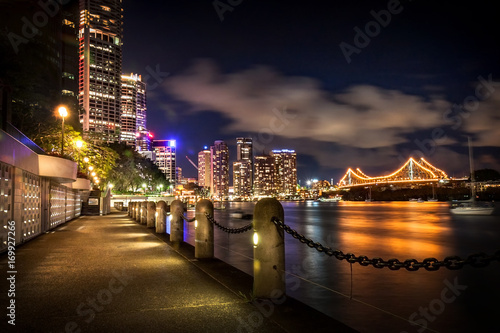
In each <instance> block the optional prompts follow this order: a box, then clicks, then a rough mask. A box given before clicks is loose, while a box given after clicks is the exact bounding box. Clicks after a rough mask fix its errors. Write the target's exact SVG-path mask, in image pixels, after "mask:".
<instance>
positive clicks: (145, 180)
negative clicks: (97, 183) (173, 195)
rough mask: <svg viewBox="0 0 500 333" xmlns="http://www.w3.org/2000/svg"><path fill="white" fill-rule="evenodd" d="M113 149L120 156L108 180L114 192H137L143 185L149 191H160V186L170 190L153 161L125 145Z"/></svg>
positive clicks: (115, 146)
mask: <svg viewBox="0 0 500 333" xmlns="http://www.w3.org/2000/svg"><path fill="white" fill-rule="evenodd" d="M111 147H112V148H113V149H114V150H115V151H116V152H117V154H118V155H119V158H118V160H117V161H116V166H115V168H113V170H112V171H111V172H110V175H109V178H108V180H109V181H110V182H111V183H112V184H113V186H114V191H116V192H119V193H124V192H137V191H138V190H139V189H140V188H142V185H143V184H146V186H147V190H148V191H159V189H160V185H161V189H163V190H166V189H167V188H168V186H169V185H170V183H169V182H168V181H167V179H166V178H165V175H164V174H163V173H162V172H161V171H160V169H158V166H157V165H156V164H154V163H153V162H152V161H151V160H149V159H147V158H145V157H143V156H141V155H140V154H139V153H138V152H136V151H135V150H133V148H131V147H128V146H127V145H125V144H113V145H112V146H111Z"/></svg>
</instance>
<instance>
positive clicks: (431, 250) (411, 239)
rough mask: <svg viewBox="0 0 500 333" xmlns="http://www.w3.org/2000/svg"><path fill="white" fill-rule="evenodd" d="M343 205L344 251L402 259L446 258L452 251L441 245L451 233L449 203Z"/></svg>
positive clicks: (342, 238) (340, 222) (341, 220)
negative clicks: (443, 239)
mask: <svg viewBox="0 0 500 333" xmlns="http://www.w3.org/2000/svg"><path fill="white" fill-rule="evenodd" d="M389 205H390V209H388V208H389ZM436 205H438V206H436ZM342 206H343V207H342V208H343V209H342V210H341V212H342V214H341V215H340V217H339V229H340V232H339V241H340V244H339V248H342V250H343V251H344V252H353V253H354V254H355V255H367V256H369V257H373V256H376V257H382V258H384V259H389V258H388V257H389V256H390V257H391V258H394V257H395V256H397V258H398V259H400V260H404V259H408V258H410V257H411V258H415V259H419V260H421V259H424V258H426V257H436V258H437V259H443V258H442V256H446V255H449V254H450V253H449V252H448V251H447V248H446V247H445V246H442V245H440V244H442V243H443V242H441V241H440V239H441V238H444V237H447V236H449V235H450V233H451V228H450V226H449V222H450V217H449V214H447V213H446V209H447V204H446V203H427V202H424V203H417V202H391V203H384V202H380V203H379V202H343V203H342ZM351 207H352V209H351ZM360 208H361V209H360ZM395 208H396V209H395Z"/></svg>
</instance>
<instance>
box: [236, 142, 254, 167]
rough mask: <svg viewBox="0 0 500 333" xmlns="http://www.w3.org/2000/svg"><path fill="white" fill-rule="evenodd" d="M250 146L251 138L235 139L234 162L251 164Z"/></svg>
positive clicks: (251, 151)
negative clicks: (248, 162)
mask: <svg viewBox="0 0 500 333" xmlns="http://www.w3.org/2000/svg"><path fill="white" fill-rule="evenodd" d="M252 146H253V145H252V138H236V160H237V161H250V162H252V159H253V148H252Z"/></svg>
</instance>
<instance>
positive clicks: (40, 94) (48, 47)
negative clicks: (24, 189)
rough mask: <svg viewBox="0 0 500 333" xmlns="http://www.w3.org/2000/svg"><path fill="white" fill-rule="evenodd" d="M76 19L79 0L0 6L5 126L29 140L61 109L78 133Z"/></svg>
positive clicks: (22, 0) (27, 0)
mask: <svg viewBox="0 0 500 333" xmlns="http://www.w3.org/2000/svg"><path fill="white" fill-rule="evenodd" d="M78 19H79V10H78V0H66V1H34V0H15V1H14V0H8V1H5V0H4V1H0V22H1V24H2V29H1V31H0V36H1V37H0V81H1V82H2V84H3V85H4V86H6V88H8V89H9V91H10V96H11V100H12V102H13V103H12V113H11V115H10V120H9V122H10V123H11V124H12V125H14V126H15V127H17V128H18V129H19V130H20V131H21V132H23V133H25V134H26V135H28V137H32V138H33V136H37V135H39V134H40V129H41V127H40V126H34V125H35V124H39V123H42V124H43V123H46V122H48V121H53V120H54V110H56V109H57V106H59V105H60V104H64V105H65V106H66V107H67V109H68V116H67V117H66V119H65V122H66V124H70V125H72V126H74V127H75V128H78V127H77V126H76V125H78V35H77V33H78ZM2 116H3V114H2Z"/></svg>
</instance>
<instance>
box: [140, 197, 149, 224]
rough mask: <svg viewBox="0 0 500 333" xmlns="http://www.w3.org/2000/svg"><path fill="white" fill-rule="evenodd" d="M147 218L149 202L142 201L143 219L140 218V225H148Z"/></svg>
mask: <svg viewBox="0 0 500 333" xmlns="http://www.w3.org/2000/svg"><path fill="white" fill-rule="evenodd" d="M147 217H148V202H147V201H142V202H141V217H140V220H139V223H140V224H146V220H147Z"/></svg>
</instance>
